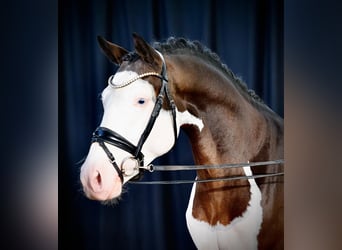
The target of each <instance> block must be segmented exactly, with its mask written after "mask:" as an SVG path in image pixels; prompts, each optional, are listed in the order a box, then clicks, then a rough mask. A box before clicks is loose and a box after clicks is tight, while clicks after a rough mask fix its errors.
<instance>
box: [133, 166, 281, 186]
mask: <svg viewBox="0 0 342 250" xmlns="http://www.w3.org/2000/svg"><path fill="white" fill-rule="evenodd" d="M276 164H284V160H274V161H260V162H248V163H229V164H218V165H156V166H154V165H153V164H149V165H148V166H146V167H141V168H143V169H145V170H148V171H150V172H154V171H179V170H199V169H229V168H240V167H256V166H265V165H276ZM281 175H284V172H279V173H270V174H258V175H245V176H231V177H220V178H211V179H196V180H169V181H129V183H132V184H150V185H153V184H154V185H156V184H164V185H165V184H191V183H203V182H215V181H232V180H242V179H258V178H265V177H273V176H281Z"/></svg>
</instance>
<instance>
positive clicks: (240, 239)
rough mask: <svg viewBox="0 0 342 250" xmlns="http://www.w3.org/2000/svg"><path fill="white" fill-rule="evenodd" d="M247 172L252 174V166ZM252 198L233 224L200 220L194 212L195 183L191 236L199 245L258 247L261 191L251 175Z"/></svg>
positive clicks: (189, 219)
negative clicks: (211, 223) (194, 215)
mask: <svg viewBox="0 0 342 250" xmlns="http://www.w3.org/2000/svg"><path fill="white" fill-rule="evenodd" d="M243 169H244V172H245V174H246V175H252V172H251V169H250V167H244V168H243ZM248 181H249V184H250V191H251V199H250V201H249V204H248V207H247V210H246V211H245V212H244V213H243V214H242V216H240V217H237V218H235V219H234V220H233V221H232V222H231V223H230V224H229V225H227V226H224V225H222V224H220V223H218V224H217V225H215V226H211V225H209V224H208V223H207V222H204V221H199V220H197V219H195V218H194V217H193V216H192V208H193V201H194V196H195V191H196V183H194V185H193V187H192V191H191V195H190V200H189V205H188V208H187V211H186V220H187V225H188V229H189V232H190V234H191V237H192V239H193V241H194V243H195V245H196V247H197V248H198V249H200V250H201V249H203V250H207V249H210V250H215V249H220V250H222V249H233V250H239V249H241V250H245V249H248V250H250V249H257V248H258V241H257V237H258V234H259V231H260V228H261V223H262V213H263V212H262V207H261V204H260V202H261V192H260V189H259V187H258V186H257V184H256V182H255V180H254V179H248Z"/></svg>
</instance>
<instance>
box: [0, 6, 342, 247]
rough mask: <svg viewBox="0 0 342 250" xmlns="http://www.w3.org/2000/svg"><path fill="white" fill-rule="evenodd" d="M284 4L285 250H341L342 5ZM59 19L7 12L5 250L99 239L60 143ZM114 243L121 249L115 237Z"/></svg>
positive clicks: (52, 13)
mask: <svg viewBox="0 0 342 250" xmlns="http://www.w3.org/2000/svg"><path fill="white" fill-rule="evenodd" d="M258 2H261V1H258ZM195 5H196V3H194V4H193V5H192V6H191V7H194V6H195ZM284 5H285V6H284V90H285V95H284V97H285V103H284V104H285V108H284V116H285V118H286V119H285V160H286V170H285V183H286V185H285V203H286V206H285V243H286V244H285V249H289V250H294V249H311V250H321V249H333V250H334V249H336V250H337V249H340V248H341V245H342V238H341V235H342V216H341V211H342V199H341V197H342V193H341V190H342V189H341V186H340V185H341V184H340V183H341V180H340V179H341V178H340V177H341V175H342V168H341V164H340V162H341V159H340V156H341V153H342V152H341V141H342V138H341V135H342V133H341V127H342V119H341V107H342V98H341V93H342V85H341V83H342V74H341V65H342V47H341V44H342V26H341V23H342V20H341V19H342V15H341V13H342V5H341V3H339V2H337V1H336V0H325V1H312V0H310V1H308V0H303V1H298V0H287V1H285V2H284ZM190 9H191V8H190ZM119 11H120V10H119ZM119 11H118V12H119ZM59 14H60V16H59V17H58V2H57V1H54V0H50V1H46V0H32V1H26V0H18V1H5V2H2V3H1V8H0V30H1V39H0V54H1V57H0V61H1V64H0V80H1V82H0V84H1V91H0V114H1V123H0V128H1V140H0V156H1V165H0V170H1V181H0V190H1V196H0V201H1V206H0V211H1V216H0V222H1V223H0V227H1V235H0V241H1V248H2V249H42V250H46V249H51V250H54V249H57V248H58V243H59V245H60V246H59V249H70V247H73V246H72V245H71V244H77V245H76V246H74V248H75V249H82V247H84V244H83V243H81V242H80V239H81V238H80V236H77V235H83V236H82V237H83V238H84V237H88V238H89V240H88V241H91V240H92V238H94V239H95V240H96V239H97V238H98V233H94V232H96V231H100V230H98V229H99V226H98V225H97V224H95V223H94V232H90V233H89V234H87V235H85V233H84V230H85V228H82V227H81V224H80V219H81V215H82V214H84V210H85V209H87V206H86V207H85V208H83V207H81V206H80V205H79V206H78V208H80V209H79V210H77V209H76V208H75V206H73V204H75V203H77V201H78V200H79V199H80V198H78V197H79V196H78V195H77V198H75V194H76V191H75V190H76V189H77V184H75V181H76V182H77V175H76V174H74V173H73V171H76V170H74V168H73V165H72V166H71V164H69V165H65V166H64V164H63V163H65V162H66V161H65V158H64V157H63V155H62V152H64V153H65V152H66V151H67V150H69V149H70V147H68V148H69V149H68V148H67V149H63V147H66V144H65V143H62V142H58V135H59V137H61V138H62V137H66V136H65V133H64V131H65V130H63V129H65V126H64V128H63V127H62V126H61V125H60V124H58V121H59V120H60V123H62V121H63V120H62V119H59V117H60V118H62V117H63V116H64V115H65V114H64V113H63V112H64V111H63V112H60V114H58V111H59V109H58V105H62V103H63V98H62V95H61V97H60V98H59V100H58V93H59V92H61V91H59V90H58V79H62V76H59V74H58V73H59V72H58V71H59V70H60V69H61V65H60V66H58V61H61V59H60V60H58V56H57V53H58V39H59V38H61V37H62V34H58V28H59V26H58V22H57V21H58V20H59V21H61V20H63V18H61V17H63V13H61V12H60V13H59ZM140 14H141V13H140ZM131 18H132V16H131ZM224 18H228V16H225V17H224ZM60 33H61V32H60ZM127 36H129V35H128V34H127ZM92 39H93V38H92ZM80 43H81V42H80ZM59 44H61V42H59ZM94 46H95V45H94ZM227 48H228V46H227ZM60 51H61V49H60ZM242 52H243V51H242ZM242 52H241V53H242ZM225 60H226V59H225ZM230 66H231V65H230ZM108 67H110V66H108ZM103 69H104V68H102V67H101V70H103ZM234 70H236V69H235V68H234ZM101 76H102V75H101ZM102 77H105V76H102ZM89 101H93V100H89ZM60 109H61V108H60ZM87 124H88V123H87ZM58 128H59V131H58ZM82 137H84V138H85V137H87V135H82ZM87 143H88V142H87ZM58 146H59V148H58ZM85 147H87V146H85ZM83 153H84V152H82V154H83ZM75 158H77V159H78V158H79V156H75ZM57 170H58V171H59V173H58V172H57ZM72 176H73V177H72ZM73 181H74V182H73ZM71 185H72V188H70V186H71ZM67 187H69V188H67ZM58 188H59V190H58ZM71 195H73V196H74V197H71ZM131 195H133V192H130V193H129V196H131ZM71 200H73V201H74V203H72V202H71ZM141 204H142V203H139V204H138V205H137V206H139V205H141ZM71 212H72V213H73V216H74V217H71V216H70V215H71ZM91 216H92V215H90V216H89V217H91ZM95 216H97V215H95ZM180 218H181V217H180ZM58 220H59V221H58ZM82 220H88V218H85V217H84V216H83V218H82ZM138 221H139V220H138ZM109 223H111V221H109ZM89 224H90V223H89ZM125 224H126V223H124V224H121V225H120V226H121V227H123V226H124V225H125ZM75 225H76V226H75ZM77 225H78V226H77ZM134 225H137V223H136V222H135V224H134ZM114 226H115V225H114ZM67 227H70V228H71V230H68V228H67ZM131 228H132V227H131ZM58 229H59V230H58ZM57 230H58V231H57ZM145 231H148V230H145ZM92 233H93V234H92ZM158 237H160V235H158ZM109 238H113V240H116V242H119V239H118V238H117V237H116V236H115V235H114V236H113V235H111V236H110V237H109ZM58 239H59V242H58ZM155 239H156V238H154V240H155ZM68 241H69V244H67V242H68ZM66 245H68V247H67V248H66V247H65V246H66ZM77 246H78V247H77ZM115 246H116V244H115V243H114V244H113V245H111V247H112V248H113V249H115Z"/></svg>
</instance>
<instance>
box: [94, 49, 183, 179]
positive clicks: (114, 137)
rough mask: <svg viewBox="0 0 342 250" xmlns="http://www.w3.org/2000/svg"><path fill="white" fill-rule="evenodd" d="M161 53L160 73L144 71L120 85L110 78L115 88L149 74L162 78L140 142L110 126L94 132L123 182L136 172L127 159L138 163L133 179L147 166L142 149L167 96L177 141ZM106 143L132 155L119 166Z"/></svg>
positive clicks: (99, 128)
mask: <svg viewBox="0 0 342 250" xmlns="http://www.w3.org/2000/svg"><path fill="white" fill-rule="evenodd" d="M158 53H159V52H158ZM159 55H160V56H161V59H162V61H163V65H162V70H161V73H160V74H158V73H156V72H147V73H143V74H141V75H138V76H137V77H134V78H133V79H130V80H128V81H126V82H124V83H122V84H120V85H115V84H113V83H112V79H113V76H111V77H110V78H109V80H108V82H109V84H110V86H111V87H113V88H115V89H117V88H123V87H125V86H127V85H129V84H131V83H133V82H134V81H136V80H138V79H141V78H144V77H147V76H154V77H157V78H159V79H160V80H161V88H160V91H159V94H158V97H157V99H156V102H155V104H154V107H153V110H152V113H151V116H150V119H149V121H148V123H147V125H146V127H145V129H144V131H143V133H142V134H141V136H140V139H139V141H138V144H137V145H136V146H135V145H134V144H133V143H131V142H130V141H128V140H127V139H126V138H124V137H123V136H121V135H120V134H118V133H116V132H114V131H112V130H110V129H108V128H105V127H98V128H97V129H96V130H95V131H94V133H93V136H92V143H93V142H97V143H99V145H100V146H101V147H102V149H103V150H104V152H105V153H106V155H107V157H108V158H109V160H110V162H111V163H112V165H113V167H114V169H115V170H116V171H117V173H118V175H119V177H120V179H121V182H122V184H123V183H124V176H125V177H130V176H132V175H133V174H134V171H130V170H129V169H126V167H125V164H124V163H125V161H126V160H135V161H136V164H135V167H134V169H133V170H139V173H138V174H136V175H135V176H134V177H133V179H139V177H140V176H141V173H142V171H143V169H145V168H146V167H144V155H143V153H142V152H141V149H142V147H143V145H144V143H145V141H146V139H147V137H148V136H149V134H150V133H151V130H152V128H153V125H154V123H155V121H156V119H157V117H158V115H159V113H160V110H161V109H162V107H163V101H164V98H165V97H166V99H167V101H168V104H169V106H170V108H171V114H172V119H173V131H174V137H175V140H174V143H175V142H176V139H177V124H176V106H175V103H174V100H173V99H172V96H171V94H170V91H169V86H168V77H167V72H166V65H165V61H164V58H163V56H162V55H161V54H160V53H159ZM105 143H108V144H111V145H113V146H115V147H118V148H120V149H122V150H124V151H126V152H128V153H129V154H131V155H132V156H131V157H128V158H126V159H124V161H123V162H122V163H121V166H119V165H118V164H117V163H116V160H115V158H114V156H113V154H112V153H111V152H110V151H109V149H108V147H107V146H106V144H105Z"/></svg>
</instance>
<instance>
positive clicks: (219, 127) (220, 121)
mask: <svg viewBox="0 0 342 250" xmlns="http://www.w3.org/2000/svg"><path fill="white" fill-rule="evenodd" d="M178 63H179V62H178ZM180 65H181V66H178V67H177V66H173V69H174V70H175V71H174V72H177V71H178V72H177V73H176V74H175V79H173V80H174V82H175V85H176V86H175V87H174V88H175V92H176V93H175V99H176V102H177V104H178V107H179V108H180V109H184V110H188V111H189V112H190V113H192V114H193V115H195V116H197V117H198V118H200V119H202V121H203V123H204V128H203V130H202V131H201V132H200V133H199V131H198V129H197V128H196V127H194V126H187V125H185V126H183V129H184V130H185V131H186V133H187V134H188V136H189V138H190V141H191V144H192V147H193V153H194V158H195V162H196V163H197V164H218V163H228V162H230V163H234V162H246V161H248V160H250V159H252V158H253V157H254V156H255V155H256V154H257V151H258V150H260V148H261V147H262V144H263V141H264V138H265V137H266V129H267V123H266V120H265V118H264V116H263V114H262V113H261V112H259V111H258V110H257V109H256V108H255V107H254V105H252V104H251V101H250V100H248V98H247V97H246V96H245V95H244V94H243V93H241V91H242V90H239V88H238V87H237V86H235V85H234V84H233V83H232V82H230V80H229V79H228V78H227V76H226V75H225V74H224V73H223V72H220V71H219V70H218V69H216V68H215V67H213V66H206V65H203V63H202V64H201V63H200V62H198V61H197V62H196V61H194V62H193V64H191V63H189V64H185V63H184V64H180ZM229 171H232V172H233V173H234V174H236V173H235V172H236V171H241V170H229ZM204 172H206V171H204ZM214 172H215V173H217V174H219V175H221V174H222V173H221V172H220V171H214ZM214 172H212V174H214ZM225 172H226V170H225Z"/></svg>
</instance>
